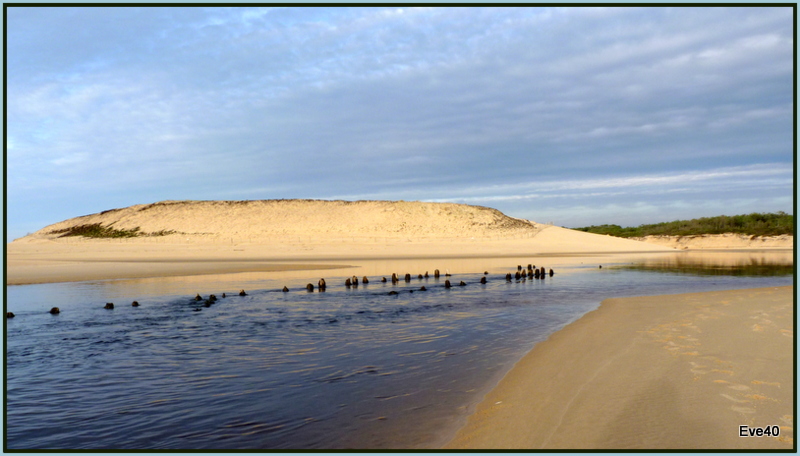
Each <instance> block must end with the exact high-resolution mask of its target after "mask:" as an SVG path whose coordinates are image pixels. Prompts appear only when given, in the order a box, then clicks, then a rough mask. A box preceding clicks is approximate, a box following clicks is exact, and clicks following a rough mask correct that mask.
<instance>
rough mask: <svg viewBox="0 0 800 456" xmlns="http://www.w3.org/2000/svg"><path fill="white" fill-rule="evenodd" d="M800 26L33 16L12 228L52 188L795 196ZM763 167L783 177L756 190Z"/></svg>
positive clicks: (568, 14) (728, 11) (530, 199)
mask: <svg viewBox="0 0 800 456" xmlns="http://www.w3.org/2000/svg"><path fill="white" fill-rule="evenodd" d="M792 18H793V16H792V9H791V8H781V7H778V8H774V7H773V8H770V7H763V8H762V7H735V8H699V7H691V8H683V7H678V8H650V7H645V8H620V7H612V8H581V7H578V8H574V7H559V8H549V7H523V8H488V7H481V8H476V7H463V8H431V7H422V8H417V7H410V8H407V7H402V8H397V7H390V8H382V7H364V8H361V7H358V8H341V7H338V8H292V7H276V8H262V7H228V8H220V7H177V8H172V7H163V8H161V7H159V8H152V7H147V6H142V7H136V8H118V7H113V8H104V7H36V8H27V7H16V6H12V7H10V8H9V15H8V21H9V26H8V35H9V36H8V54H7V59H8V80H7V88H8V99H7V103H8V119H7V127H8V134H9V138H11V143H10V144H11V146H12V147H8V146H9V145H8V144H7V152H8V167H9V173H8V174H9V182H8V185H9V189H10V192H13V193H10V194H13V201H9V208H10V214H11V216H10V219H11V220H12V222H13V220H14V219H17V218H24V217H25V216H26V215H24V212H25V211H27V209H26V210H25V211H23V210H22V209H20V207H21V206H25V207H26V208H27V207H30V208H31V209H30V210H33V208H34V205H32V204H28V203H26V202H28V201H34V200H35V201H36V203H35V204H36V205H46V203H44V202H42V201H41V200H39V199H35V198H34V197H33V196H31V195H34V194H36V193H37V192H48V193H49V194H51V195H52V194H55V195H58V198H62V199H63V200H62V202H63V201H70V202H69V203H64V204H61V205H60V207H61V208H63V211H64V212H63V213H60V214H59V215H58V216H62V214H63V216H64V218H66V217H67V216H71V215H70V214H69V213H68V212H67V211H74V212H76V213H89V212H93V211H94V210H95V209H96V208H97V207H98V206H99V207H100V208H101V210H102V209H106V208H108V207H109V206H110V207H114V206H122V205H125V204H128V203H130V204H133V203H135V202H147V201H149V200H150V199H176V198H179V197H181V198H184V197H185V198H195V199H216V198H219V197H221V195H231V196H230V197H235V198H242V199H259V198H291V197H301V198H333V197H340V196H341V197H346V196H353V197H358V198H368V199H377V198H385V199H400V198H405V199H425V200H431V199H435V200H448V199H458V198H461V199H460V200H459V201H484V202H487V203H492V204H504V202H509V203H508V205H507V206H506V207H507V208H509V210H513V211H521V212H526V213H531V211H535V210H538V208H541V206H540V205H537V204H538V203H541V202H542V201H556V200H560V201H564V200H565V198H579V197H584V196H585V197H586V198H601V197H604V198H623V199H624V198H626V195H629V194H630V191H634V190H635V191H641V190H644V189H647V191H646V192H643V193H642V198H644V197H645V196H646V197H647V198H648V201H649V204H652V205H657V201H658V200H661V199H663V198H664V197H663V196H660V195H659V193H658V191H657V189H658V188H663V189H664V192H662V193H665V192H671V193H673V194H677V193H681V194H685V195H690V194H695V195H699V194H701V193H703V192H708V191H710V190H712V189H713V188H714V187H715V186H719V188H726V189H729V190H730V189H731V188H732V187H733V186H734V185H735V183H736V182H737V181H738V182H740V183H741V185H746V186H748V188H749V189H750V191H753V192H754V193H756V194H764V195H770V196H769V197H770V198H773V199H774V198H777V197H778V196H777V195H778V194H780V191H783V190H785V189H784V186H783V184H781V183H780V182H784V181H785V179H786V176H785V175H783V174H777V175H774V176H773V175H767V174H765V173H768V172H769V170H774V169H776V168H780V167H787V166H791V163H792V161H793V154H792V150H793V133H792V131H793V130H792V129H793V109H792V107H793V106H792V104H793V92H792V90H793V57H794V56H793V52H794V51H793V40H794V30H793V19H792ZM737 169H738V170H739V171H736V170H737ZM721 172H722V173H729V174H726V175H724V176H723V175H715V174H714V173H721ZM737 172H738V173H739V174H736V173H737ZM748 172H752V173H754V174H753V175H755V176H760V178H762V179H766V180H768V182H772V183H770V184H768V185H767V187H768V188H765V189H764V190H759V189H758V188H757V187H756V186H755V185H754V182H755V178H748V177H747V173H748ZM730 173H733V174H730ZM542 188H544V189H545V190H542ZM101 189H102V191H101ZM651 189H652V190H651ZM776 189H780V190H776ZM99 193H102V194H103V195H104V196H103V200H102V201H96V200H95V199H94V198H95V197H93V196H91V195H97V194H99ZM581 195H583V196H581ZM469 198H472V199H469ZM478 198H484V199H483V200H479V199H478ZM486 198H495V199H486ZM503 198H505V199H503ZM10 199H11V198H10ZM76 201H80V203H76ZM512 201H514V202H515V203H514V204H511V202H512ZM626 201H627V200H626ZM643 201H644V200H643ZM534 203H537V204H534ZM524 204H529V205H528V206H524ZM587 214H588V212H587ZM54 217H55V215H54ZM54 221H55V220H54Z"/></svg>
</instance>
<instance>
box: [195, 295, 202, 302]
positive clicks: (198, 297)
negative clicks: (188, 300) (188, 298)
mask: <svg viewBox="0 0 800 456" xmlns="http://www.w3.org/2000/svg"><path fill="white" fill-rule="evenodd" d="M194 300H195V301H202V300H203V298H202V297H200V293H197V296H195V297H194Z"/></svg>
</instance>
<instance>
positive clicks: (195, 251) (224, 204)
mask: <svg viewBox="0 0 800 456" xmlns="http://www.w3.org/2000/svg"><path fill="white" fill-rule="evenodd" d="M92 224H100V225H101V226H103V227H111V228H113V229H117V230H123V229H124V230H132V229H134V228H138V229H139V233H141V234H145V235H143V236H138V237H133V238H101V239H97V238H85V237H81V236H71V237H62V236H63V234H64V230H68V229H69V228H71V227H76V226H80V225H92ZM158 232H173V233H172V234H168V235H165V236H148V235H146V234H150V233H158ZM671 250H673V249H671V248H667V247H662V246H658V245H654V244H648V243H644V242H638V241H632V240H627V239H622V238H615V237H611V236H599V235H595V234H589V233H584V232H580V231H575V230H569V229H566V228H560V227H556V226H551V225H544V224H540V223H536V222H532V221H528V220H522V219H517V218H514V217H509V216H506V215H505V214H503V213H502V212H500V211H498V210H496V209H491V208H487V207H481V206H469V205H464V204H451V203H422V202H406V201H355V202H349V201H318V200H268V201H163V202H160V203H154V204H146V205H145V204H143V205H136V206H131V207H127V208H122V209H113V210H109V211H103V212H101V213H98V214H91V215H86V216H82V217H76V218H73V219H69V220H65V221H63V222H59V223H55V224H53V225H50V226H47V227H45V228H43V229H41V230H39V231H37V232H35V233H33V234H30V235H28V236H25V237H23V238H20V239H17V240H15V241H14V242H11V243H10V244H8V246H7V264H8V268H7V273H6V279H7V282H8V283H9V284H20V283H41V282H57V281H76V280H90V279H109V278H125V277H151V276H164V275H190V274H204V273H225V272H241V271H261V270H264V271H270V270H275V268H276V267H278V266H276V264H275V262H284V263H285V262H299V263H303V264H313V263H319V262H336V263H339V264H342V263H343V264H356V263H357V261H358V260H364V259H404V258H406V259H407V258H478V257H481V258H487V257H510V256H535V255H545V254H548V255H557V254H576V253H609V252H652V251H671ZM285 267H296V265H287V266H285Z"/></svg>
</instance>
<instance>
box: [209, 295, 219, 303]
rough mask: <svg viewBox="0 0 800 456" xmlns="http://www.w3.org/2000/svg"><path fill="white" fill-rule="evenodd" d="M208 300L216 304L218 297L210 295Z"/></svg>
mask: <svg viewBox="0 0 800 456" xmlns="http://www.w3.org/2000/svg"><path fill="white" fill-rule="evenodd" d="M208 300H209V301H211V302H216V301H217V296H216V295H213V294H212V295H209V296H208Z"/></svg>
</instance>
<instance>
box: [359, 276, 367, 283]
mask: <svg viewBox="0 0 800 456" xmlns="http://www.w3.org/2000/svg"><path fill="white" fill-rule="evenodd" d="M361 283H369V279H368V278H367V276H364V277H363V278H362V279H361Z"/></svg>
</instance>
